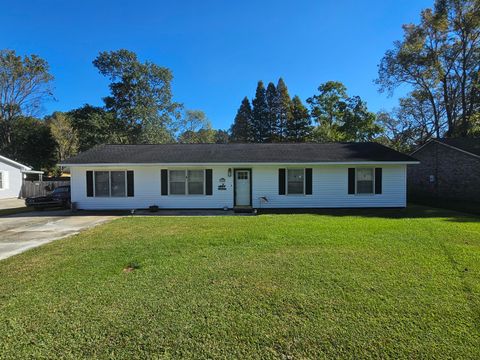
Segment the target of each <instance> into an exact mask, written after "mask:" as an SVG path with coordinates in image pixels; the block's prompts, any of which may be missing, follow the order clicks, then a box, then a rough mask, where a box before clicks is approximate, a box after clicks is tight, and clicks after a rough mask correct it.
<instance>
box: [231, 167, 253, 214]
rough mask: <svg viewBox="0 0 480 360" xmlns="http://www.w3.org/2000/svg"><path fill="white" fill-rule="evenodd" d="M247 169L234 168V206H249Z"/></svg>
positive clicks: (248, 172)
mask: <svg viewBox="0 0 480 360" xmlns="http://www.w3.org/2000/svg"><path fill="white" fill-rule="evenodd" d="M250 176H251V172H250V170H249V169H247V170H245V169H235V206H251V205H252V203H251V196H250V195H251V192H250V184H251V182H250Z"/></svg>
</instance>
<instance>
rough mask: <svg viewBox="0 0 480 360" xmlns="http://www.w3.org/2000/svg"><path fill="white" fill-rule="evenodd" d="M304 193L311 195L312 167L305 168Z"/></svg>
mask: <svg viewBox="0 0 480 360" xmlns="http://www.w3.org/2000/svg"><path fill="white" fill-rule="evenodd" d="M305 195H312V169H305Z"/></svg>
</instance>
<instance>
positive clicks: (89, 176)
mask: <svg viewBox="0 0 480 360" xmlns="http://www.w3.org/2000/svg"><path fill="white" fill-rule="evenodd" d="M87 196H88V197H92V196H93V171H87Z"/></svg>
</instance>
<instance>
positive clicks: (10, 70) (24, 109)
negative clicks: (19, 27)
mask: <svg viewBox="0 0 480 360" xmlns="http://www.w3.org/2000/svg"><path fill="white" fill-rule="evenodd" d="M49 70H50V69H49V66H48V63H47V62H46V61H45V60H43V59H42V58H40V57H38V56H37V55H25V56H24V57H23V58H22V56H20V55H16V53H15V51H13V50H0V94H1V96H0V152H2V153H4V152H5V151H7V148H9V147H11V146H12V141H13V139H12V137H13V133H12V132H13V126H14V124H13V123H14V122H16V119H17V118H18V117H19V116H23V115H34V114H35V113H36V111H38V109H39V108H40V107H41V105H42V101H43V100H44V99H45V98H48V97H51V96H52V92H51V82H52V80H53V76H52V75H51V74H50V73H49ZM17 125H18V124H17ZM17 132H18V128H17ZM13 146H16V145H15V144H14V145H13Z"/></svg>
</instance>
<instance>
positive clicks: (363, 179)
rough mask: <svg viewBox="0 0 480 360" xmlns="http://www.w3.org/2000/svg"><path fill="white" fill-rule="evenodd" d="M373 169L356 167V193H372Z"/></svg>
mask: <svg viewBox="0 0 480 360" xmlns="http://www.w3.org/2000/svg"><path fill="white" fill-rule="evenodd" d="M373 174H374V173H373V169H372V168H359V169H357V194H373V176H374V175H373Z"/></svg>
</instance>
